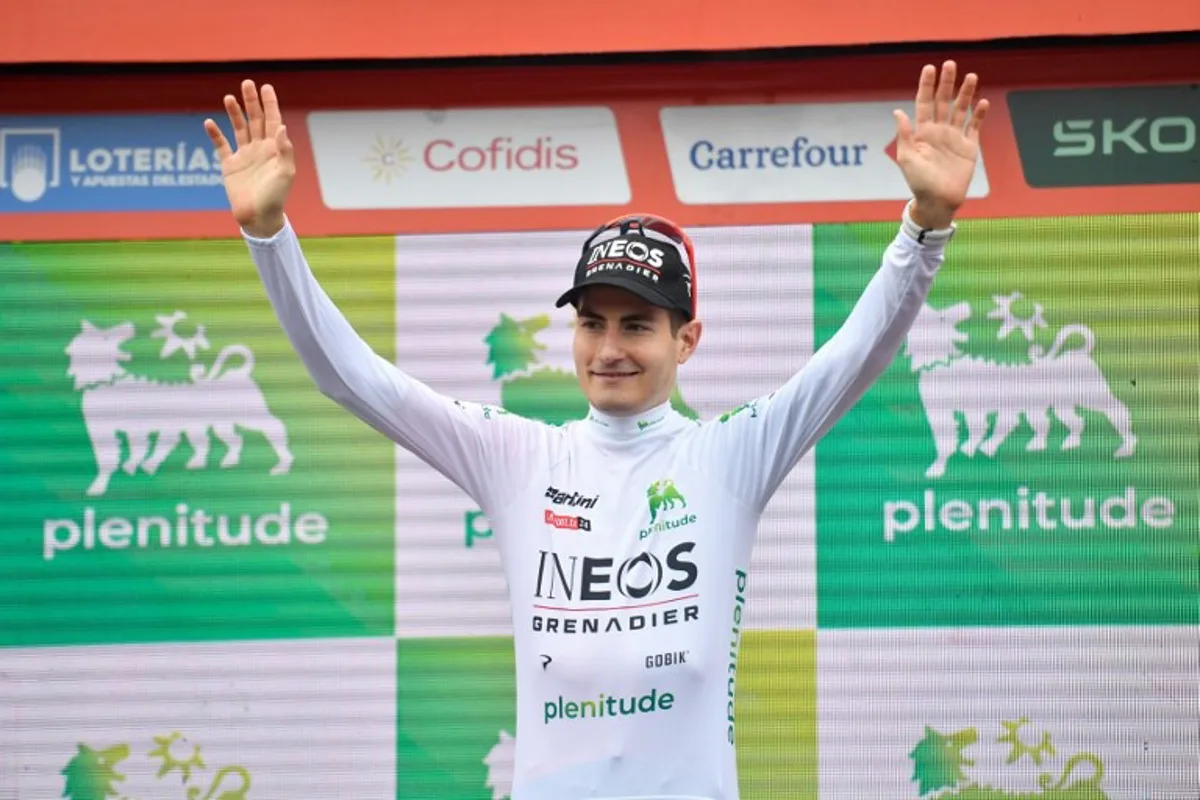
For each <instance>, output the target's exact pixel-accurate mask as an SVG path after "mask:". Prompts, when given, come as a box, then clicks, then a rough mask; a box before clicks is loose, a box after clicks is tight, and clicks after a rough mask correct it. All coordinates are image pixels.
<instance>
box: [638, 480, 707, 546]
mask: <svg viewBox="0 0 1200 800" xmlns="http://www.w3.org/2000/svg"><path fill="white" fill-rule="evenodd" d="M646 501H647V502H648V503H649V505H650V526H649V527H648V528H643V529H642V530H640V531H638V538H639V539H646V538H649V537H650V535H651V534H654V533H662V532H664V531H668V530H674V529H675V528H682V527H683V526H685V525H691V524H692V523H693V522H695V521H696V515H695V514H688V515H687V516H686V517H680V518H678V519H663V520H661V521H659V522H657V523H656V520H658V515H659V512H663V511H673V510H675V509H677V508H678V509H680V510H682V509H685V508H687V499H686V498H685V497H684V496H683V494H682V493H680V491H679V490H678V489H677V488H675V481H673V480H671V479H669V478H667V479H663V480H660V481H655V482H654V483H652V484H650V486H649V487H648V488H647V489H646Z"/></svg>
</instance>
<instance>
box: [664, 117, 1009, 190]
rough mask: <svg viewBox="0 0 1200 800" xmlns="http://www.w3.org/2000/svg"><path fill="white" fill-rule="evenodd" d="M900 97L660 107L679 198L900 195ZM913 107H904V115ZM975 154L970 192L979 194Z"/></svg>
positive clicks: (981, 173) (984, 185) (983, 179)
mask: <svg viewBox="0 0 1200 800" xmlns="http://www.w3.org/2000/svg"><path fill="white" fill-rule="evenodd" d="M897 105H899V104H898V103H886V102H870V103H805V104H788V103H781V104H772V105H736V106H695V107H691V106H688V107H683V106H680V107H668V108H663V109H662V110H661V112H660V117H661V122H662V131H663V138H664V141H665V143H666V148H667V158H668V160H669V162H670V164H671V174H672V176H673V177H674V180H675V193H676V195H677V196H678V197H679V200H680V202H683V203H689V204H698V205H699V204H707V203H716V204H721V203H781V202H809V203H815V202H833V201H843V200H845V201H850V200H905V199H907V198H908V197H909V196H910V194H911V192H909V190H908V187H907V185H906V184H905V182H904V177H903V175H901V173H900V170H899V168H897V166H896V163H895V153H896V149H895V148H896V144H895V139H896V124H895V120H894V118H893V117H892V109H894V108H896V106H897ZM910 116H911V114H910ZM987 194H988V179H987V171H986V170H985V169H984V166H983V155H982V152H981V153H980V158H979V164H978V166H977V168H976V171H975V177H974V178H973V179H972V181H971V186H970V188H969V189H968V193H967V196H968V197H986V196H987Z"/></svg>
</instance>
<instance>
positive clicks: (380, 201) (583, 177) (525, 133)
mask: <svg viewBox="0 0 1200 800" xmlns="http://www.w3.org/2000/svg"><path fill="white" fill-rule="evenodd" d="M308 129H309V134H310V135H311V137H312V146H313V157H314V158H315V159H316V166H317V179H318V181H319V183H320V190H321V197H322V199H323V200H324V203H325V205H326V206H327V207H328V208H331V209H370V208H478V207H498V206H581V205H583V206H586V205H624V204H625V203H628V202H629V200H630V190H629V178H628V175H627V174H626V171H625V158H624V155H623V153H622V150H621V139H620V136H619V135H618V134H617V126H616V121H615V118H614V117H613V112H612V110H611V109H609V108H606V107H602V106H594V107H581V108H570V107H566V108H562V107H559V108H504V109H452V110H449V111H353V112H351V111H314V112H312V113H310V114H309V115H308Z"/></svg>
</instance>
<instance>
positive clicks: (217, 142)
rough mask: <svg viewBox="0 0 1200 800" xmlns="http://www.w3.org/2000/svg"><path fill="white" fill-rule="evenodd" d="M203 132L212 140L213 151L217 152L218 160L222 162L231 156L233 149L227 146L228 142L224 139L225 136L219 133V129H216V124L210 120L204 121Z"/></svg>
mask: <svg viewBox="0 0 1200 800" xmlns="http://www.w3.org/2000/svg"><path fill="white" fill-rule="evenodd" d="M204 132H205V133H207V134H208V138H209V139H211V140H212V143H213V149H215V150H216V151H217V159H218V160H220V161H224V160H225V159H227V158H229V157H230V156H231V155H233V148H232V147H230V146H229V140H228V139H226V138H225V134H223V133H221V129H220V128H218V127H217V123H215V122H213V121H212V120H211V119H206V120H204Z"/></svg>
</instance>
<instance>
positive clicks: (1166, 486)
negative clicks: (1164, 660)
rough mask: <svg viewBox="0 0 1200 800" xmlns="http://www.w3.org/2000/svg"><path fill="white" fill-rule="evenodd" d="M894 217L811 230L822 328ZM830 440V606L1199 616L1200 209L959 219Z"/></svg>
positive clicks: (1011, 619) (821, 511)
mask: <svg viewBox="0 0 1200 800" xmlns="http://www.w3.org/2000/svg"><path fill="white" fill-rule="evenodd" d="M892 235H893V228H892V226H890V225H889V226H883V225H874V226H867V225H863V226H821V227H819V228H818V229H817V230H816V239H815V243H816V244H815V247H816V258H815V263H816V272H815V277H814V285H815V295H816V296H817V297H820V298H822V302H821V303H820V304H819V305H818V306H817V310H816V315H817V320H818V322H817V328H818V337H817V340H818V343H820V342H823V341H825V340H827V339H828V337H829V336H830V335H832V334H833V332H834V331H835V330H836V329H837V326H838V325H840V324H841V321H842V320H843V319H844V318H845V315H846V314H847V313H848V312H849V310H850V308H851V305H852V303H853V302H854V300H855V299H856V298H857V297H858V295H859V293H860V292H861V291H862V287H863V286H864V285H865V284H866V282H867V281H868V279H869V278H870V276H871V274H872V273H873V272H874V270H875V268H876V267H875V264H876V261H875V259H876V253H877V252H878V250H879V248H880V246H882V245H883V244H884V243H885V242H886V241H887V240H888V239H889V238H890V237H891V236H892ZM947 253H948V255H947V260H946V262H945V264H944V265H943V267H942V270H941V273H940V274H939V276H938V278H937V281H936V283H935V284H934V287H933V290H932V292H931V294H930V296H929V298H928V301H927V303H926V304H925V306H924V308H923V309H922V310H921V312H920V314H919V315H918V317H917V319H916V322H915V324H914V326H913V328H912V330H911V332H910V333H909V335H908V336H907V337H906V340H905V342H904V344H903V346H902V347H901V350H900V352H899V354H898V355H897V358H896V359H895V361H894V362H893V364H892V365H891V367H890V368H889V370H888V371H887V372H886V373H885V374H884V375H883V376H882V377H881V379H880V380H879V382H878V383H876V385H875V386H874V387H873V388H872V389H871V390H870V391H869V392H868V394H867V395H866V396H865V397H864V398H863V399H862V401H860V403H859V404H858V405H857V406H856V407H855V408H854V409H853V410H852V411H851V412H850V413H849V414H848V415H847V416H846V417H845V418H844V419H843V420H842V421H841V423H839V425H838V426H837V427H835V428H834V429H833V430H832V431H831V432H830V433H829V434H828V435H827V436H826V437H825V438H824V439H823V440H822V441H821V442H820V443H819V444H818V446H817V462H818V464H819V469H818V472H817V498H818V505H817V508H818V515H817V531H818V571H819V575H820V580H819V582H818V587H819V614H818V616H819V624H820V627H822V628H829V627H875V626H882V627H890V626H923V627H928V626H943V625H1034V624H1050V625H1066V624H1139V623H1140V624H1183V623H1186V622H1194V621H1195V619H1196V572H1195V548H1196V530H1197V525H1198V523H1200V520H1198V515H1197V494H1196V486H1197V485H1200V472H1198V470H1200V467H1198V465H1197V461H1196V453H1195V448H1194V443H1195V442H1196V441H1197V440H1198V439H1200V430H1198V426H1197V417H1196V408H1197V407H1198V406H1200V397H1198V395H1197V390H1198V388H1200V387H1198V386H1197V381H1196V353H1197V352H1198V351H1200V341H1198V339H1197V328H1196V319H1197V318H1198V317H1200V308H1198V307H1197V297H1200V287H1198V286H1197V273H1196V269H1195V265H1196V264H1197V263H1200V218H1198V217H1197V216H1196V215H1161V216H1152V217H1132V216H1131V217H1100V218H1060V219H1054V220H1045V221H1041V222H1039V223H1038V224H1036V225H1030V224H1027V223H1025V222H1017V221H1008V220H989V221H978V222H973V221H972V222H966V223H963V225H962V227H961V229H960V233H959V237H958V238H957V240H956V241H955V243H953V244H952V245H951V246H950V248H949V250H948V251H947Z"/></svg>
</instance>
